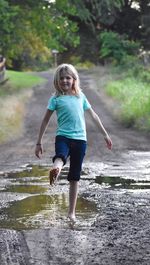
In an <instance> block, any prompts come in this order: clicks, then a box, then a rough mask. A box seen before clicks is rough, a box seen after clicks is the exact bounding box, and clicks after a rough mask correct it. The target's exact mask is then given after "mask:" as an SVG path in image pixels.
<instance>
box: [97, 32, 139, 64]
mask: <svg viewBox="0 0 150 265" xmlns="http://www.w3.org/2000/svg"><path fill="white" fill-rule="evenodd" d="M99 39H100V43H101V48H100V58H102V59H111V60H112V61H116V62H117V63H124V61H125V60H126V57H127V56H131V55H135V54H137V52H138V49H139V44H138V43H137V42H134V41H130V40H128V39H127V36H121V35H119V34H118V33H116V32H112V31H103V32H102V33H100V35H99Z"/></svg>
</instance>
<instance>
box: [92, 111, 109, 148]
mask: <svg viewBox="0 0 150 265" xmlns="http://www.w3.org/2000/svg"><path fill="white" fill-rule="evenodd" d="M87 112H88V113H89V115H90V117H91V118H92V120H93V121H94V123H95V125H96V126H97V127H98V128H99V130H100V132H101V133H102V134H103V136H104V139H105V142H106V144H107V148H108V149H112V140H111V138H110V137H109V135H108V133H107V131H106V129H105V128H104V126H103V124H102V122H101V120H100V118H99V116H98V115H97V114H96V112H95V111H94V110H93V109H92V108H90V109H88V110H87Z"/></svg>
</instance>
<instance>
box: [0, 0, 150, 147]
mask: <svg viewBox="0 0 150 265" xmlns="http://www.w3.org/2000/svg"><path fill="white" fill-rule="evenodd" d="M149 12H150V5H149V1H148V0H145V1H141V0H134V1H131V0H126V1H124V0H107V1H105V0H102V1H99V0H95V1H87V0H78V1H73V0H57V1H55V0H53V1H52V0H45V1H43V0H39V1H33V0H28V1H24V2H23V3H22V1H17V3H16V1H11V0H2V1H0V13H1V18H0V20H1V27H0V35H1V38H0V54H1V55H3V56H4V58H5V59H6V69H9V71H7V77H8V78H9V80H8V81H7V82H6V83H5V84H3V85H1V86H0V104H1V112H0V113H1V114H0V119H1V124H0V142H1V141H3V140H6V139H8V138H9V137H8V135H10V137H11V136H12V135H14V133H13V130H14V131H15V130H16V132H18V131H19V130H18V129H17V127H19V126H20V124H21V120H22V117H23V113H24V104H22V102H25V101H26V98H28V97H29V94H30V93H31V90H29V89H27V88H31V87H33V86H35V85H37V84H39V83H41V82H42V80H41V79H39V78H38V77H37V76H35V75H34V76H33V75H32V74H31V73H25V72H26V71H31V72H32V71H43V70H45V69H50V68H53V67H54V66H56V64H60V63H63V62H67V63H72V64H74V65H75V66H76V67H77V68H78V69H83V68H84V69H89V68H91V67H93V69H94V66H96V67H101V66H104V68H105V69H106V68H107V69H108V71H109V73H108V72H107V73H106V72H105V73H104V77H103V76H102V75H99V76H96V78H97V80H98V81H99V82H101V83H104V86H103V87H104V89H105V91H106V93H107V94H108V96H110V97H111V98H112V99H113V101H114V103H115V105H116V106H117V107H115V108H114V109H115V113H114V115H115V116H116V117H117V118H118V120H119V121H120V122H122V123H123V124H125V126H128V127H136V128H138V129H140V130H141V129H142V130H146V131H150V118H149V117H150V92H149V88H148V86H149V83H150V51H149V49H150V47H149V43H150V20H149ZM18 25H19V27H18ZM14 33H15V34H14ZM145 59H146V60H145ZM10 70H12V71H10ZM16 71H19V72H16ZM99 78H101V79H100V80H99ZM104 79H105V80H104ZM106 79H107V80H106ZM27 94H28V95H27ZM10 96H11V99H10ZM21 113H22V114H21ZM19 120H20V121H19ZM16 132H15V133H16ZM12 137H13V136H12Z"/></svg>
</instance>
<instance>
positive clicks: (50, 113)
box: [35, 109, 53, 158]
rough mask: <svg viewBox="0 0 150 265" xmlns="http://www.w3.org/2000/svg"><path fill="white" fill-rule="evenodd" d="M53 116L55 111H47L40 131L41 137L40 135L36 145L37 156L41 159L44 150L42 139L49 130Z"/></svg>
mask: <svg viewBox="0 0 150 265" xmlns="http://www.w3.org/2000/svg"><path fill="white" fill-rule="evenodd" d="M52 114H53V110H49V109H47V111H46V113H45V115H44V118H43V120H42V123H41V126H40V131H39V135H38V139H37V143H36V148H35V155H36V156H37V157H38V158H40V154H41V155H42V153H43V148H42V143H41V141H42V137H43V135H44V133H45V130H46V128H47V125H48V122H49V120H50V117H51V116H52Z"/></svg>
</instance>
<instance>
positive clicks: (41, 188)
mask: <svg viewBox="0 0 150 265" xmlns="http://www.w3.org/2000/svg"><path fill="white" fill-rule="evenodd" d="M41 75H43V76H45V77H46V78H48V83H47V84H46V85H45V86H44V87H36V88H34V90H33V96H32V98H31V99H30V102H29V103H28V104H27V106H26V114H25V121H24V134H23V135H22V136H21V137H20V138H19V139H17V140H14V141H10V142H9V143H5V144H3V145H1V146H0V148H1V153H0V264H2V265H5V264H7V265H9V264H10V265H18V264H19V265H30V264H35V265H48V264H50V265H59V264H60V265H71V264H75V265H92V264H93V265H136V264H138V265H149V264H150V244H149V242H150V227H149V223H150V146H149V137H148V135H145V134H144V133H141V132H137V131H135V130H133V129H132V130H131V129H129V128H124V127H123V126H122V125H120V124H118V123H117V121H115V119H114V118H113V117H112V115H111V113H112V111H111V106H110V109H109V108H108V101H109V99H108V98H107V97H106V95H105V94H104V93H103V91H96V90H93V87H94V86H95V82H94V80H93V79H92V76H91V74H89V73H86V72H85V73H84V72H83V73H81V79H82V84H83V89H84V92H85V94H87V97H88V98H89V99H90V101H91V103H93V105H94V109H95V110H96V112H97V113H98V114H99V115H100V117H101V118H102V120H103V121H104V124H105V127H106V128H107V129H108V131H109V132H110V135H111V137H112V140H113V150H112V151H111V152H110V151H108V150H107V149H106V148H105V143H104V140H103V138H102V136H101V135H99V134H98V132H97V130H96V128H95V127H93V124H92V123H91V121H90V120H89V119H88V118H87V130H88V149H87V154H86V158H85V161H84V164H83V171H82V176H81V181H80V188H79V197H78V203H77V212H76V213H77V222H76V223H75V225H72V224H71V223H70V222H68V220H67V217H66V215H67V209H68V182H67V180H66V176H67V171H68V164H67V166H66V167H64V169H63V171H62V174H61V176H60V179H59V181H58V183H57V185H54V186H53V187H49V181H48V177H47V175H48V171H49V168H50V166H51V158H52V156H53V152H54V135H55V126H56V117H55V116H54V117H53V119H52V121H51V126H50V127H49V129H48V131H47V133H46V135H45V138H44V156H43V158H42V159H41V160H39V161H38V160H36V158H35V157H34V144H35V139H36V136H37V130H38V129H39V125H40V122H41V119H40V117H41V118H42V116H43V114H44V111H45V106H46V104H47V98H48V97H47V94H49V93H51V92H52V91H50V92H49V88H50V84H51V74H50V73H49V72H45V73H41ZM106 101H107V102H106Z"/></svg>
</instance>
